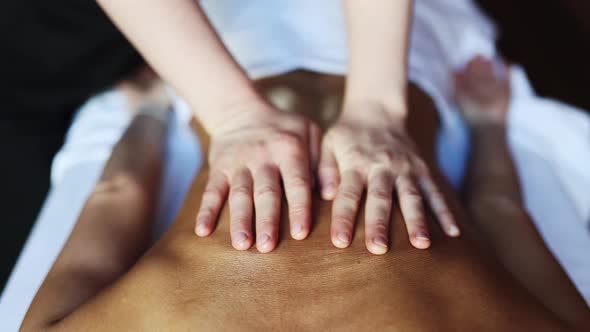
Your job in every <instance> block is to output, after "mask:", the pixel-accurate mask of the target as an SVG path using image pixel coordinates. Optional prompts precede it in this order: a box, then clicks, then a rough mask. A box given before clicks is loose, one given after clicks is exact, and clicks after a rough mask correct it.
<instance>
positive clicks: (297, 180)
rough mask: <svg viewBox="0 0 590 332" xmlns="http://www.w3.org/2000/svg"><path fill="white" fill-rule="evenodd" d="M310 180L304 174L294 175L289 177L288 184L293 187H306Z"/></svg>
mask: <svg viewBox="0 0 590 332" xmlns="http://www.w3.org/2000/svg"><path fill="white" fill-rule="evenodd" d="M308 183H309V180H308V178H307V177H305V176H303V175H292V176H289V177H288V178H287V184H288V186H289V187H291V188H295V189H301V188H303V189H305V188H307V187H308Z"/></svg>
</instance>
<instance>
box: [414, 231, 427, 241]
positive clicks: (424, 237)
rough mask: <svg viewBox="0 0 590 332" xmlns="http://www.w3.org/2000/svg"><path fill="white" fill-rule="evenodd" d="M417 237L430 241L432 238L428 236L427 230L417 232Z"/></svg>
mask: <svg viewBox="0 0 590 332" xmlns="http://www.w3.org/2000/svg"><path fill="white" fill-rule="evenodd" d="M416 238H417V239H418V240H426V241H430V238H429V237H428V234H426V232H424V231H420V232H418V233H416Z"/></svg>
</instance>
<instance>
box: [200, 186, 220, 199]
mask: <svg viewBox="0 0 590 332" xmlns="http://www.w3.org/2000/svg"><path fill="white" fill-rule="evenodd" d="M221 200H223V196H222V195H221V192H220V191H219V190H218V189H216V188H207V189H205V192H204V193H203V201H208V202H219V201H221Z"/></svg>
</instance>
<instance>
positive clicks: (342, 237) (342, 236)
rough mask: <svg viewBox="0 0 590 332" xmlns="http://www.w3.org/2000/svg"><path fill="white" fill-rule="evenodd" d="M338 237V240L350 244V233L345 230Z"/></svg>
mask: <svg viewBox="0 0 590 332" xmlns="http://www.w3.org/2000/svg"><path fill="white" fill-rule="evenodd" d="M336 238H337V239H338V241H340V242H342V243H343V244H348V243H349V242H350V239H349V238H348V234H346V233H344V232H343V233H340V234H338V236H337V237H336Z"/></svg>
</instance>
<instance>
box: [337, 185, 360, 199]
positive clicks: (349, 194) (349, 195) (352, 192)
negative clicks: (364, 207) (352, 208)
mask: <svg viewBox="0 0 590 332" xmlns="http://www.w3.org/2000/svg"><path fill="white" fill-rule="evenodd" d="M338 196H340V198H342V199H345V200H348V201H355V202H356V201H358V200H359V199H360V198H361V192H360V191H359V190H357V189H355V188H350V187H348V188H342V190H340V191H339V192H338Z"/></svg>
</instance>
